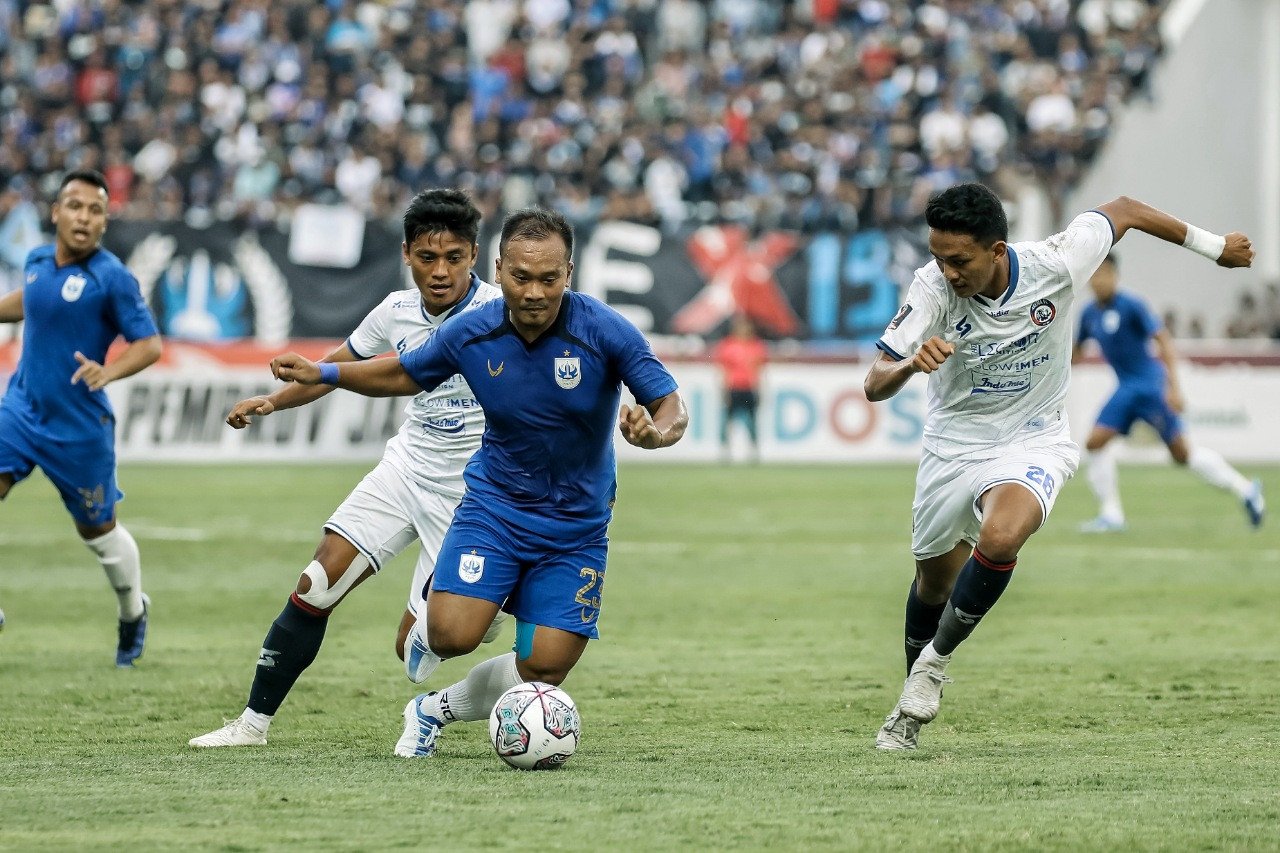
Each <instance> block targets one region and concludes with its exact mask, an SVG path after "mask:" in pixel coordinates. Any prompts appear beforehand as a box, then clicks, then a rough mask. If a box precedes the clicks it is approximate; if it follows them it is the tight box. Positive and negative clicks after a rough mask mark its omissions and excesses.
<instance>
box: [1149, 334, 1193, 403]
mask: <svg viewBox="0 0 1280 853" xmlns="http://www.w3.org/2000/svg"><path fill="white" fill-rule="evenodd" d="M1151 338H1152V340H1154V341H1155V343H1156V357H1157V358H1159V359H1160V360H1161V361H1162V362H1164V371H1165V389H1164V398H1165V402H1167V403H1168V404H1169V408H1171V409H1173V410H1174V411H1175V412H1177V413H1178V414H1182V412H1183V410H1184V409H1185V408H1186V398H1184V397H1183V396H1182V386H1181V385H1179V384H1178V352H1177V350H1176V349H1174V346H1173V335H1171V334H1169V330H1168V329H1165V328H1161V329H1159V330H1157V331H1156V332H1155V334H1153V335H1152V336H1151Z"/></svg>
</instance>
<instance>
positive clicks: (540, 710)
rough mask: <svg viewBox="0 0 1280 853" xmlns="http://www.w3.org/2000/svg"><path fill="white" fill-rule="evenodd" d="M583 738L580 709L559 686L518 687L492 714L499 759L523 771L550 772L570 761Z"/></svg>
mask: <svg viewBox="0 0 1280 853" xmlns="http://www.w3.org/2000/svg"><path fill="white" fill-rule="evenodd" d="M581 737H582V720H581V718H580V717H579V716H578V708H577V706H576V705H574V704H573V700H572V699H570V698H569V694H568V693H565V692H564V691H563V690H561V689H560V688H559V687H556V686H554V685H551V684H545V683H543V682H541V681H528V682H525V683H524V684H517V685H516V686H515V687H512V688H511V689H510V690H508V691H507V692H506V693H503V694H502V696H500V697H499V698H498V701H497V703H496V704H495V705H494V706H493V713H491V714H490V715H489V740H491V741H493V748H494V749H495V750H497V753H498V757H499V758H501V759H502V760H503V761H505V762H507V763H508V764H510V765H511V766H512V767H515V768H518V769H520V770H550V769H552V768H554V767H559V766H560V765H561V764H564V763H565V762H566V761H568V760H569V756H571V755H573V751H574V750H575V749H577V748H578V740H579V739H580V738H581Z"/></svg>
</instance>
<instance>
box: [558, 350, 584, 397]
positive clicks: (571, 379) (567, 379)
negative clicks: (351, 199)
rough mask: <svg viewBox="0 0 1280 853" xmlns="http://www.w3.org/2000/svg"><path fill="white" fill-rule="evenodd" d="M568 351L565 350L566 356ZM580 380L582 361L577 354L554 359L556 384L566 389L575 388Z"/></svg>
mask: <svg viewBox="0 0 1280 853" xmlns="http://www.w3.org/2000/svg"><path fill="white" fill-rule="evenodd" d="M568 354H569V353H568V352H565V355H566V356H567V355H568ZM581 381H582V363H581V359H579V358H578V356H576V355H575V356H573V357H572V358H557V359H556V384H557V385H559V386H560V387H561V388H564V389H565V390H568V389H570V388H577V387H578V383H579V382H581Z"/></svg>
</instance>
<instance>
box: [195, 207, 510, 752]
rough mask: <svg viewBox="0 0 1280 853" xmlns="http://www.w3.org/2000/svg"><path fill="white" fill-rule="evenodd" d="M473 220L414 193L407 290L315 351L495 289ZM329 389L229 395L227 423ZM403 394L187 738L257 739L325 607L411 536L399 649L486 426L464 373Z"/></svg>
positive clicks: (261, 739)
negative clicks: (271, 613)
mask: <svg viewBox="0 0 1280 853" xmlns="http://www.w3.org/2000/svg"><path fill="white" fill-rule="evenodd" d="M479 229H480V211H479V210H477V209H476V207H475V205H474V204H472V202H471V199H470V198H468V197H467V195H466V194H465V193H462V192H459V191H457V190H445V189H437V190H426V191H424V192H421V193H418V195H417V196H415V197H414V199H413V200H412V201H411V202H410V203H409V207H408V208H407V209H406V210H405V213H404V244H403V245H402V247H401V251H402V253H403V256H404V262H405V265H406V266H408V267H409V272H410V274H411V276H412V277H413V283H414V288H410V289H409V290H398V291H395V292H393V293H390V294H388V295H387V297H386V298H385V299H383V300H382V302H381V303H380V304H379V305H378V306H377V307H376V308H374V309H373V310H372V311H370V312H369V315H368V316H367V317H365V318H364V320H363V321H361V323H360V325H359V327H357V328H356V330H355V331H354V332H353V333H352V334H351V337H349V338H347V340H346V342H345V343H344V344H343V345H342V346H340V347H338V348H337V349H336V350H334V351H333V352H331V353H329V355H327V356H325V359H324V361H325V362H327V363H332V364H337V363H340V362H353V361H359V360H363V359H368V358H370V357H372V356H375V355H380V354H382V353H387V352H398V353H403V352H407V351H408V350H411V349H414V348H415V347H417V346H420V345H421V344H422V343H424V342H425V341H427V340H429V339H430V338H431V337H432V336H433V335H434V334H435V333H436V331H437V330H438V329H439V328H440V327H441V324H443V323H444V322H445V321H446V320H447V319H449V318H450V317H455V316H458V315H460V314H463V313H465V312H468V311H471V310H473V309H475V308H477V307H478V306H480V305H483V304H484V303H486V302H489V301H491V300H494V299H498V298H499V297H500V296H501V295H502V294H501V291H499V290H498V288H496V287H494V286H493V285H491V284H486V283H485V282H483V281H481V280H480V279H479V278H477V277H476V275H475V273H474V272H472V268H473V267H474V266H475V262H476V257H477V252H478V251H479V247H478V246H477V244H476V238H477V235H478V234H479ZM391 361H392V362H395V359H391ZM332 390H333V388H332V386H327V385H311V386H307V385H298V384H293V383H291V384H289V385H286V386H285V387H283V388H281V389H280V390H279V391H276V392H274V393H272V394H269V395H266V396H261V397H250V398H249V399H247V400H241V401H240V402H239V403H236V405H235V406H234V407H232V409H231V413H230V414H229V415H227V423H228V424H229V425H231V426H232V427H234V428H235V429H243V428H245V427H246V426H248V425H249V424H250V423H252V421H253V418H254V417H255V416H257V417H263V416H266V415H269V414H271V413H272V412H274V411H276V410H278V409H290V408H294V407H296V406H303V405H306V404H307V403H311V402H313V401H315V400H318V399H320V398H321V397H323V396H325V395H326V394H328V393H329V392H330V391H332ZM411 393H412V394H413V399H412V400H411V401H410V402H409V405H408V407H407V408H406V410H405V411H406V414H407V416H408V417H407V418H406V419H405V421H404V423H403V424H402V425H401V427H400V431H399V433H397V434H396V435H395V437H393V438H392V439H391V440H390V441H389V442H387V448H386V452H385V453H384V454H383V456H382V461H381V462H379V463H378V466H377V467H376V468H374V469H373V470H372V471H370V472H369V473H368V474H367V475H366V476H365V478H364V479H363V480H361V481H360V483H359V485H357V486H356V488H355V490H354V491H352V492H351V494H350V495H348V496H347V499H346V500H344V501H343V502H342V504H341V505H340V506H339V507H338V508H337V510H335V511H334V513H333V515H332V516H331V517H330V518H329V520H328V521H327V522H325V525H324V536H323V537H322V538H321V540H320V545H319V547H317V548H316V552H315V555H314V556H313V557H312V561H311V563H310V565H308V566H307V567H306V569H304V570H303V572H302V576H301V577H299V578H298V585H297V588H296V589H295V590H294V592H293V594H292V595H290V596H289V600H288V601H286V602H285V606H284V610H283V611H281V613H280V615H279V616H277V617H276V620H275V622H274V623H273V624H272V626H271V628H270V630H268V632H267V636H266V639H265V640H263V643H262V654H261V657H260V658H259V660H258V667H257V671H256V672H255V674H254V678H253V685H252V687H250V689H249V702H248V704H247V706H246V707H245V710H244V712H243V713H242V714H241V715H240V716H239V717H237V718H236V719H234V720H232V721H231V722H229V723H227V724H226V725H225V726H223V727H222V728H220V729H217V730H215V731H212V732H209V733H208V734H206V735H201V736H200V737H197V738H192V739H191V740H190V741H189V743H190V745H191V746H202V747H212V746H261V745H262V744H265V743H266V742H267V729H268V727H269V726H270V725H271V720H272V718H273V717H274V715H275V713H276V711H277V710H278V709H279V708H280V705H281V703H282V702H284V699H285V697H286V696H287V695H288V694H289V691H290V690H291V689H292V688H293V685H294V682H296V681H297V680H298V677H299V676H300V675H302V672H303V670H305V669H306V668H307V667H308V666H310V665H311V663H312V661H314V660H315V658H316V655H317V654H318V653H319V651H320V645H321V643H322V642H323V640H324V632H325V626H326V625H327V623H328V620H329V614H330V613H332V612H333V609H334V608H335V607H337V606H338V604H339V603H340V602H341V601H342V599H343V598H344V597H345V596H346V595H347V593H348V592H350V591H351V590H352V589H354V588H355V587H356V586H357V585H359V584H360V583H361V582H362V581H364V580H365V579H366V578H368V577H370V576H371V575H373V574H375V573H376V572H378V571H379V570H380V569H381V568H382V566H383V565H385V564H386V563H387V562H389V561H390V560H391V559H392V558H394V557H395V556H396V555H397V554H399V553H400V552H401V551H403V550H404V549H405V548H407V547H409V545H410V544H412V543H413V541H414V540H415V539H417V540H419V541H420V542H421V551H420V553H419V555H418V562H417V565H416V566H415V568H414V574H413V580H412V581H411V583H410V586H409V602H408V604H407V605H406V608H405V612H404V616H403V618H402V619H401V622H400V631H399V635H398V636H397V638H396V652H397V654H399V655H400V657H401V658H405V659H407V656H406V654H405V642H406V636H407V635H408V632H409V627H410V626H411V625H413V623H414V620H415V619H416V618H417V617H418V616H419V615H420V614H421V613H422V610H423V608H424V606H425V605H424V603H423V599H422V589H423V587H424V586H425V585H426V583H427V581H428V580H430V577H431V572H432V569H433V568H434V566H435V560H436V554H437V553H438V552H439V550H440V542H441V540H442V539H443V538H444V533H445V530H446V529H447V528H448V526H449V522H450V521H451V520H452V518H453V512H454V509H456V508H457V505H458V501H459V500H460V499H461V498H462V492H463V489H464V486H463V483H462V469H463V468H464V467H465V466H466V464H467V462H468V461H469V460H470V459H471V455H472V454H473V453H474V452H475V450H476V448H477V447H479V446H480V435H481V433H482V432H483V431H484V413H483V412H482V411H481V409H480V406H479V404H478V403H477V402H476V398H475V395H474V394H473V393H472V392H471V389H470V388H468V387H467V383H466V381H465V380H463V379H462V377H460V376H452V377H449V378H447V379H445V381H444V382H442V383H441V384H440V385H439V387H437V388H435V389H434V390H432V391H422V390H421V389H411ZM487 627H490V632H489V633H488V635H487V636H486V640H492V639H494V638H495V637H496V635H497V631H498V630H499V628H500V623H499V620H498V619H495V620H494V621H493V623H492V625H491V626H487ZM410 677H411V678H414V675H413V673H412V672H410ZM416 680H421V679H420V678H418V679H416Z"/></svg>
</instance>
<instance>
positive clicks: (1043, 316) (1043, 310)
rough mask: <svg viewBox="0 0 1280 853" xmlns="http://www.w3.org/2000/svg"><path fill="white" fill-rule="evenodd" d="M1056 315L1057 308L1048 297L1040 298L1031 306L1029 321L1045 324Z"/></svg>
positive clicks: (1038, 324)
mask: <svg viewBox="0 0 1280 853" xmlns="http://www.w3.org/2000/svg"><path fill="white" fill-rule="evenodd" d="M1057 315H1058V309H1057V308H1054V307H1053V303H1052V302H1050V301H1049V300H1048V299H1041V300H1040V301H1039V302H1037V303H1036V304H1034V305H1032V306H1031V322H1033V323H1035V324H1036V325H1037V326H1047V325H1049V324H1050V323H1052V322H1053V318H1054V317H1056V316H1057Z"/></svg>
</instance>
